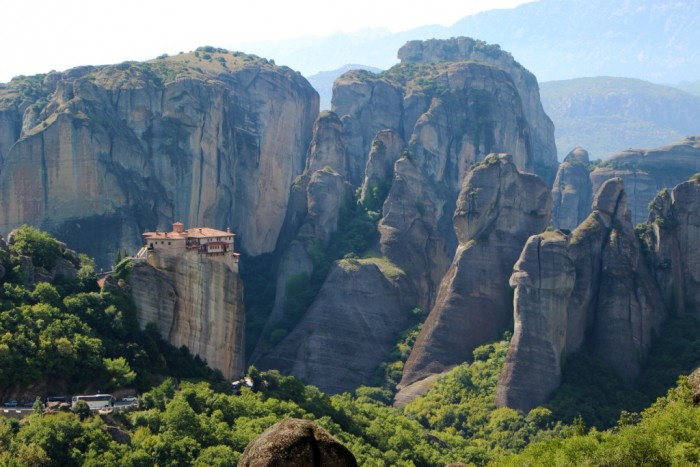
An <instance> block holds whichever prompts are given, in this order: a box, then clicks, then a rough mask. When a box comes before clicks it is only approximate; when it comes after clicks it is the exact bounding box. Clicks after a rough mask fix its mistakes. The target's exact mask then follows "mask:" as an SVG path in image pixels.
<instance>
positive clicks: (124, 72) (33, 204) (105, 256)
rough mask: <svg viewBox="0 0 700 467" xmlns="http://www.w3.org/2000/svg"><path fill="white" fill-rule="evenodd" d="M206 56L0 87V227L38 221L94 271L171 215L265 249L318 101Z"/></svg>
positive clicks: (223, 58) (271, 242)
mask: <svg viewBox="0 0 700 467" xmlns="http://www.w3.org/2000/svg"><path fill="white" fill-rule="evenodd" d="M202 53H204V51H199V52H197V53H196V54H193V53H188V54H181V55H177V56H174V57H169V58H165V59H159V60H154V61H151V62H146V63H123V64H120V65H115V66H105V67H84V68H80V69H74V70H69V71H67V72H65V73H50V74H48V75H46V76H43V77H42V76H37V77H30V78H25V79H24V80H22V79H18V80H15V81H17V83H16V84H15V85H12V86H8V87H7V88H3V89H0V102H2V104H1V105H0V106H1V108H0V115H2V117H1V118H0V123H2V124H3V125H4V124H5V123H4V122H7V125H9V126H10V127H11V128H10V129H9V130H8V129H7V128H4V127H0V128H1V129H0V140H2V141H0V145H2V148H0V150H6V151H7V153H6V154H4V155H3V156H4V160H3V163H2V171H1V172H0V230H3V231H9V230H10V229H11V228H14V227H16V226H18V225H20V224H22V223H27V224H31V225H35V226H40V227H42V228H43V229H45V230H48V231H49V232H51V233H52V234H54V235H55V236H57V237H59V238H61V239H62V240H64V241H66V242H67V243H68V244H70V245H71V246H72V247H73V248H76V249H79V250H80V251H84V252H86V253H88V254H90V255H91V256H94V257H96V258H97V260H98V264H100V265H103V266H106V265H108V264H109V261H110V260H111V258H112V257H114V253H115V252H116V251H117V250H118V249H119V250H123V249H126V250H128V251H133V250H135V249H136V248H137V247H138V244H139V241H140V234H141V232H143V231H145V230H154V229H155V228H161V229H164V228H165V227H166V226H168V225H169V223H170V222H171V220H172V219H174V218H177V219H181V220H182V221H183V222H186V223H188V224H189V225H216V226H230V227H231V228H233V230H234V231H236V232H237V234H238V240H239V245H240V247H241V249H242V251H244V252H245V253H248V254H249V255H258V254H260V253H264V252H270V251H272V250H273V249H274V247H275V245H276V243H277V240H278V236H279V232H280V229H281V227H282V222H283V220H284V216H285V212H286V209H287V202H288V198H289V189H290V187H291V185H292V183H293V181H294V179H295V177H296V176H298V175H299V174H300V173H301V171H302V169H303V167H304V162H305V161H304V156H305V154H306V151H307V148H308V144H309V141H310V139H311V130H312V125H313V122H314V120H315V118H316V115H317V112H318V95H317V94H316V92H315V91H314V90H313V89H312V88H311V86H310V85H309V84H308V82H306V80H304V79H303V78H302V77H301V76H300V75H298V74H297V73H295V72H293V71H292V70H290V69H288V68H284V67H277V66H274V65H273V64H271V63H270V62H268V61H266V60H263V59H258V58H254V57H248V56H245V55H244V54H240V53H237V52H225V51H223V50H222V49H219V50H211V51H207V55H209V56H211V59H204V58H202V57H199V55H201V54H202ZM15 81H13V83H14V82H15ZM18 89H30V90H31V91H32V92H31V93H29V94H27V92H26V91H25V94H24V95H23V96H22V97H17V96H18V92H19V91H18ZM23 99H24V100H23ZM31 99H33V100H31ZM25 101H28V102H30V103H31V105H27V104H26V103H25ZM22 112H23V114H22V115H20V113H22ZM18 116H20V117H21V120H22V122H23V123H22V129H21V133H20V134H17V133H16V127H17V117H18ZM8 134H11V137H10V136H8ZM12 138H15V141H13V143H12V145H11V146H10V147H9V148H7V141H10V140H11V139H12Z"/></svg>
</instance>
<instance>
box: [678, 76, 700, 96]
mask: <svg viewBox="0 0 700 467" xmlns="http://www.w3.org/2000/svg"><path fill="white" fill-rule="evenodd" d="M673 87H674V88H678V89H680V90H682V91H685V92H689V93H690V94H695V95H696V96H700V79H698V80H696V81H683V82H681V83H678V84H674V85H673Z"/></svg>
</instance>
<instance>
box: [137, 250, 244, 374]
mask: <svg viewBox="0 0 700 467" xmlns="http://www.w3.org/2000/svg"><path fill="white" fill-rule="evenodd" d="M226 261H230V260H220V259H217V258H210V257H207V256H206V255H199V254H197V253H196V252H187V253H184V254H183V255H181V256H175V255H168V254H163V253H161V252H153V253H149V256H148V261H147V262H145V261H134V262H133V263H132V269H131V279H130V284H131V293H132V297H133V299H134V303H135V305H136V317H137V319H138V322H139V325H140V326H141V327H145V326H146V325H147V324H148V323H154V324H155V325H156V328H157V329H158V331H159V332H160V334H161V336H162V337H163V338H164V339H165V340H167V341H168V342H169V343H170V344H172V345H174V346H175V347H181V346H183V345H184V346H186V347H187V348H188V349H189V351H190V352H191V353H192V354H193V355H198V356H199V357H200V358H201V359H202V360H204V361H206V362H207V363H208V364H209V366H210V367H211V368H214V369H218V370H221V372H222V373H223V375H224V377H225V378H228V379H233V378H236V377H238V376H240V375H241V374H242V373H243V372H244V371H245V367H244V361H245V355H244V330H245V329H244V328H245V310H244V306H243V283H242V282H241V280H240V278H239V276H238V273H237V272H236V271H235V270H234V268H233V267H232V266H231V265H230V264H228V263H227V262H226Z"/></svg>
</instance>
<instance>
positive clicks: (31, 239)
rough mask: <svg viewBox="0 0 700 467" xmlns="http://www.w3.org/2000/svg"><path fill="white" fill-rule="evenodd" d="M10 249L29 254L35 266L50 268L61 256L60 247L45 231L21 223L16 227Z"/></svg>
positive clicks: (19, 253) (16, 252)
mask: <svg viewBox="0 0 700 467" xmlns="http://www.w3.org/2000/svg"><path fill="white" fill-rule="evenodd" d="M10 250H11V251H12V252H13V253H15V254H17V255H24V256H29V257H31V258H32V262H33V263H34V264H35V265H36V266H41V267H43V268H45V269H52V268H53V267H54V266H55V265H56V261H58V259H59V258H60V257H61V247H60V245H59V244H58V242H57V241H56V240H54V239H53V238H51V237H50V236H49V234H47V233H46V232H42V231H40V230H37V229H35V228H34V227H30V226H28V225H23V226H22V227H20V228H19V229H17V231H16V233H15V236H14V243H13V244H12V246H10Z"/></svg>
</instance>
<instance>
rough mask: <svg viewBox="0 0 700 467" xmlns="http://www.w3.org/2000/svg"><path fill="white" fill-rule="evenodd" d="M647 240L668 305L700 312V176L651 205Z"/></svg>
mask: <svg viewBox="0 0 700 467" xmlns="http://www.w3.org/2000/svg"><path fill="white" fill-rule="evenodd" d="M650 207H651V209H650V211H649V222H648V223H647V228H646V233H645V243H646V246H647V248H648V252H649V255H650V257H651V258H650V260H651V262H652V265H653V270H654V274H655V276H656V279H657V282H658V283H659V287H660V288H661V292H662V295H663V297H664V301H665V303H666V306H667V308H668V309H669V311H671V312H672V313H674V314H679V313H684V312H690V313H698V312H700V177H699V176H697V175H696V176H694V177H693V179H692V180H691V181H689V182H684V183H681V184H679V185H677V186H676V187H675V188H674V189H673V191H669V190H662V191H661V193H659V195H657V197H656V198H655V199H654V201H653V202H652V203H651V204H650Z"/></svg>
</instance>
